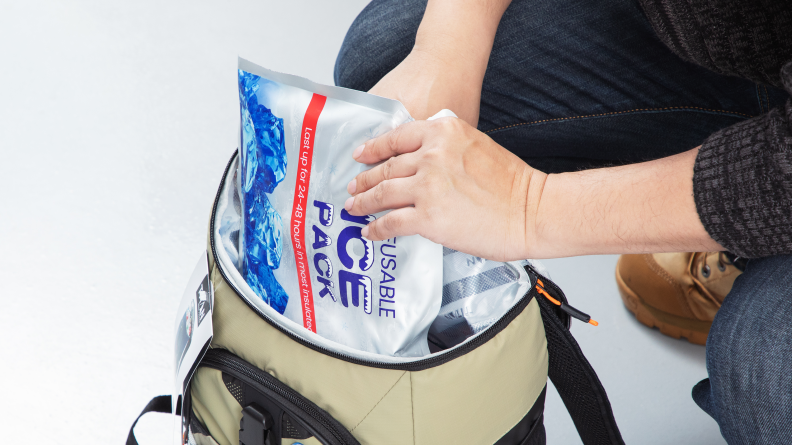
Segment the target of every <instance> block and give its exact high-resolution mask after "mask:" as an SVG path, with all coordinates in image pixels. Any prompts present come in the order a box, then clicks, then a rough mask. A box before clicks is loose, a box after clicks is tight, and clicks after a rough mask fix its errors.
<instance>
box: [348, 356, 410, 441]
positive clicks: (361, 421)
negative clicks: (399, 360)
mask: <svg viewBox="0 0 792 445" xmlns="http://www.w3.org/2000/svg"><path fill="white" fill-rule="evenodd" d="M406 373H407V371H404V372H402V374H401V375H400V376H399V378H398V379H396V381H395V382H393V385H391V387H390V388H389V389H388V390H387V391H385V394H383V395H382V397H380V399H379V400H377V403H375V404H374V406H372V407H371V410H369V412H367V413H366V415H365V416H363V418H362V419H360V422H358V423H357V425H355V426H354V427H352V429H351V430H349V432H350V433H351V432H352V431H355V429H356V428H357V427H359V426H360V424H361V423H363V421H364V420H366V417H368V416H369V414H371V413H372V412H374V410H375V409H377V405H379V404H380V402H382V400H383V399H385V396H387V395H388V394H390V392H391V391H393V388H394V387H395V386H396V384H397V383H399V382H400V381H401V379H402V377H404V374H406ZM410 385H411V387H410V394H412V379H410Z"/></svg>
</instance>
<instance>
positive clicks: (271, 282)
mask: <svg viewBox="0 0 792 445" xmlns="http://www.w3.org/2000/svg"><path fill="white" fill-rule="evenodd" d="M245 281H247V283H248V285H249V286H250V288H251V289H253V291H254V292H256V294H257V295H258V296H259V297H261V299H262V300H264V302H266V303H267V304H269V305H270V306H271V307H272V308H273V309H275V310H276V311H278V313H279V314H283V311H285V310H286V304H287V303H288V302H289V296H288V295H286V291H284V290H283V287H281V285H280V283H278V280H276V279H275V276H274V275H272V269H270V267H269V266H267V264H266V263H250V262H248V263H247V267H246V271H245Z"/></svg>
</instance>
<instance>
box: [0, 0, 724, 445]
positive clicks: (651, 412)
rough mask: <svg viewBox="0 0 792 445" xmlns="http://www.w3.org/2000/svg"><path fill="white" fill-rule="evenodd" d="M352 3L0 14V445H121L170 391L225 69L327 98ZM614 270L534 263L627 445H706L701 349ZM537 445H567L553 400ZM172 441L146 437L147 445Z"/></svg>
mask: <svg viewBox="0 0 792 445" xmlns="http://www.w3.org/2000/svg"><path fill="white" fill-rule="evenodd" d="M365 3H366V2H365V1H363V0H356V1H350V0H345V1H343V2H340V1H335V2H331V1H321V0H313V1H305V0H301V1H293V0H292V1H280V2H275V1H270V0H267V1H258V2H253V1H247V2H242V1H224V2H208V1H200V2H198V1H191V2H187V1H170V2H162V1H157V2H155V1H151V0H138V1H135V2H132V1H128V2H124V3H121V2H111V1H106V0H105V1H98V0H96V1H85V0H81V1H70V2H55V1H31V0H27V1H24V2H11V1H7V0H6V1H4V2H3V4H2V6H0V57H1V58H0V150H2V157H0V208H1V209H2V211H0V215H2V218H0V245H1V246H2V250H1V251H0V253H2V255H0V283H2V292H3V296H2V300H1V301H2V307H1V308H0V335H2V343H1V344H2V347H1V348H2V349H0V353H2V357H3V358H2V359H0V376H1V377H2V378H0V437H2V442H3V443H52V444H103V445H104V444H113V443H124V441H125V439H126V434H127V428H128V427H129V424H130V423H131V422H132V420H133V419H134V418H135V417H136V416H137V413H138V412H139V410H140V409H142V408H143V406H144V405H145V404H146V402H147V401H148V400H149V399H150V398H151V397H152V396H154V395H158V394H165V393H168V392H169V390H170V388H171V385H172V382H171V380H172V361H173V357H172V343H173V339H172V337H173V321H174V313H175V310H176V307H177V305H178V299H179V297H180V296H181V295H182V291H183V286H184V285H185V283H186V281H187V279H188V278H189V274H190V272H191V270H192V267H193V265H194V264H195V261H196V259H197V258H198V256H199V255H200V254H201V253H202V252H203V249H204V247H205V242H206V228H207V220H208V215H209V210H210V206H211V203H212V199H213V197H214V194H215V191H216V187H217V184H218V181H219V179H220V175H221V173H222V171H223V168H224V166H225V163H226V161H227V159H228V157H229V155H230V154H231V152H232V151H233V150H234V148H235V137H236V131H237V119H238V109H237V106H238V105H237V92H236V71H235V69H236V58H237V55H241V56H243V57H246V58H248V59H250V60H252V61H254V62H256V63H258V64H261V65H264V66H267V67H269V68H272V69H275V70H278V71H284V72H288V73H292V74H297V75H301V76H305V77H308V78H310V79H312V80H315V81H318V82H324V83H332V70H333V63H334V61H335V56H336V54H337V51H338V48H339V47H340V45H341V41H342V39H343V37H344V34H345V32H346V29H347V28H348V26H349V25H350V23H351V22H352V20H353V19H354V17H355V16H356V15H357V13H358V12H359V11H360V10H361V9H362V8H363V6H364V5H365ZM615 261H616V257H613V256H605V257H588V258H572V259H563V260H554V261H548V262H547V263H546V264H547V265H548V266H549V268H550V270H551V274H552V276H553V278H555V279H556V280H557V281H558V282H559V284H560V285H561V286H562V287H563V288H564V289H565V290H566V292H567V293H568V294H569V296H570V299H571V301H572V304H573V305H575V306H577V307H579V308H580V309H581V310H584V311H587V312H589V313H591V314H592V315H593V316H594V318H596V319H598V320H599V321H600V327H598V328H594V327H591V326H588V325H583V324H579V323H578V324H576V325H574V328H573V332H574V333H575V334H576V335H577V338H578V340H579V341H580V343H581V345H582V348H583V350H584V352H586V353H587V355H588V357H589V359H590V360H591V362H592V363H593V365H594V367H595V369H597V370H598V372H599V375H600V378H601V380H602V381H603V383H604V385H605V387H606V389H607V390H608V394H609V395H610V398H611V402H612V404H613V407H614V411H615V415H616V418H617V420H618V421H619V424H620V426H621V429H622V433H623V436H624V438H625V440H626V442H627V443H637V444H661V443H690V444H719V443H723V440H722V439H721V438H720V435H719V433H718V429H717V426H716V424H715V422H714V421H713V420H712V419H710V418H709V417H707V416H706V415H705V414H704V413H703V412H702V411H700V410H699V409H698V408H697V407H696V406H695V404H694V403H693V401H692V400H691V398H690V389H691V387H692V386H693V385H694V384H695V383H696V382H697V381H698V380H700V379H701V378H704V377H705V376H706V371H705V367H704V348H702V347H699V346H694V345H690V344H687V343H685V342H684V341H677V340H673V339H670V338H666V337H664V336H662V335H660V334H659V333H658V332H657V331H652V330H649V329H646V328H644V327H643V326H642V325H640V324H638V323H637V322H636V321H635V319H634V318H633V317H632V316H631V315H630V314H629V313H628V312H627V311H626V310H625V309H624V308H623V306H622V305H621V301H620V299H619V297H618V294H617V292H616V287H615V284H614V281H613V268H614V265H615ZM547 405H548V406H547V410H546V412H545V416H546V417H545V423H546V425H547V430H548V443H550V444H574V443H579V439H577V437H576V433H575V432H574V430H573V427H572V423H571V421H570V420H569V417H568V415H567V414H566V412H565V410H564V408H563V406H562V405H561V403H560V401H559V399H558V398H557V396H556V395H555V394H554V392H553V391H551V392H550V395H549V399H548V403H547ZM170 429H171V421H170V419H169V418H168V416H165V415H154V414H153V415H149V416H148V417H147V418H144V420H142V421H141V423H140V424H139V428H138V436H139V437H140V439H141V443H142V445H145V444H166V443H168V441H169V439H170Z"/></svg>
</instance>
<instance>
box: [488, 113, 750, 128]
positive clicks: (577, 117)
mask: <svg viewBox="0 0 792 445" xmlns="http://www.w3.org/2000/svg"><path fill="white" fill-rule="evenodd" d="M668 110H696V111H709V112H715V113H721V114H732V115H739V116H744V117H748V118H750V117H753V116H751V115H750V114H744V113H738V112H736V111H728V110H717V109H712V108H701V107H664V108H635V109H632V110H625V111H611V112H608V113H599V114H582V115H579V116H569V117H556V118H553V119H542V120H538V121H531V122H521V123H519V124H512V125H506V126H503V127H498V128H494V129H492V130H487V131H485V132H484V133H485V134H489V133H494V132H496V131H500V130H506V129H507V128H513V127H519V126H523V125H533V124H541V123H545V122H554V121H565V120H573V119H583V118H588V117H601V116H613V115H619V114H629V113H640V112H646V111H668Z"/></svg>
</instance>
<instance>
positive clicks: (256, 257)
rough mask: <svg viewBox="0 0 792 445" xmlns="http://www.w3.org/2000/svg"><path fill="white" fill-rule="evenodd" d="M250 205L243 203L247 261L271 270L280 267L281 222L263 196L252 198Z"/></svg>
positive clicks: (281, 248)
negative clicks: (244, 208) (264, 265)
mask: <svg viewBox="0 0 792 445" xmlns="http://www.w3.org/2000/svg"><path fill="white" fill-rule="evenodd" d="M253 199H254V202H253V203H252V205H248V202H246V203H245V206H246V207H248V208H247V214H246V218H245V247H246V251H247V252H246V255H247V258H248V261H253V262H256V263H263V264H266V265H267V266H269V267H271V268H272V269H277V268H278V267H280V260H281V253H282V252H283V245H282V244H281V232H282V230H283V220H282V219H281V216H280V215H279V214H278V212H276V211H275V209H273V208H272V206H271V205H270V203H269V200H268V199H267V196H266V195H264V194H261V195H258V196H256V197H254V198H253Z"/></svg>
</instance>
